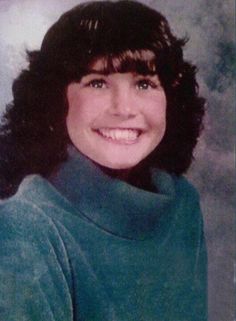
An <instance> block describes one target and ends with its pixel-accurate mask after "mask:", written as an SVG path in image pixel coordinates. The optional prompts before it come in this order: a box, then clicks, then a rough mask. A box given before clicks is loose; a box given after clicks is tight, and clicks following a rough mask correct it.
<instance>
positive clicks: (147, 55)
mask: <svg viewBox="0 0 236 321" xmlns="http://www.w3.org/2000/svg"><path fill="white" fill-rule="evenodd" d="M155 58H156V57H155V54H154V53H153V52H152V51H151V50H146V49H141V50H135V51H131V50H126V51H124V52H121V53H119V54H108V55H106V56H99V57H95V58H94V59H93V60H92V61H91V62H90V63H89V65H88V72H91V71H96V72H101V73H104V74H109V73H115V72H121V73H124V72H136V73H143V74H145V73H148V74H155V73H156V72H157V71H156V59H155Z"/></svg>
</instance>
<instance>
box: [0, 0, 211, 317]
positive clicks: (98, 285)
mask: <svg viewBox="0 0 236 321" xmlns="http://www.w3.org/2000/svg"><path fill="white" fill-rule="evenodd" d="M184 44H185V41H184V40H182V39H178V38H176V37H175V36H174V35H173V34H172V33H171V31H170V28H169V26H168V23H167V21H166V19H165V18H164V17H163V16H162V15H161V14H160V13H158V12H156V11H154V10H152V9H150V8H148V7H146V6H144V5H143V4H140V3H137V2H135V1H126V0H124V1H117V2H109V1H98V2H89V3H86V4H80V5H78V6H77V7H75V8H74V9H72V10H70V11H69V12H67V13H65V14H64V15H63V16H62V17H61V18H60V19H59V20H58V21H57V22H56V23H55V24H54V25H53V26H52V27H51V28H50V29H49V31H48V32H47V34H46V36H45V38H44V40H43V43H42V46H41V49H40V50H39V51H35V52H30V53H29V69H27V70H23V71H22V73H21V74H20V76H19V77H18V78H17V79H16V80H15V82H14V84H13V95H14V100H13V102H12V104H11V105H9V106H8V109H7V111H6V114H5V117H4V121H3V125H2V129H1V148H2V151H3V152H2V155H3V156H4V157H3V156H2V158H3V159H2V161H1V173H2V174H1V179H2V182H1V195H2V197H3V198H7V199H6V200H5V201H3V202H2V204H1V215H0V221H1V224H0V226H1V233H0V235H1V236H0V238H1V248H2V251H1V299H0V307H1V309H0V316H1V318H0V319H1V320H5V321H6V320H48V321H49V320H56V321H65V320H66V321H67V320H68V321H69V320H82V321H96V320H103V321H104V320H119V321H124V320H126V321H128V320H132V321H134V320H135V321H136V320H143V321H152V320H153V321H154V320H155V321H159V320H160V321H165V320H171V321H180V320H185V321H186V320H188V321H191V320H195V321H196V320H201V321H203V320H206V318H207V316H206V315H207V313H206V249H205V243H204V237H203V227H202V216H201V212H200V209H199V199H198V194H197V192H196V191H195V189H194V188H193V187H192V186H191V185H190V184H189V183H188V182H187V180H186V179H185V178H183V177H182V176H181V174H183V173H184V172H186V170H187V169H188V167H189V166H190V164H191V161H192V153H193V148H194V147H195V145H196V142H197V139H198V136H199V132H200V130H201V127H202V116H203V113H204V100H203V99H202V98H200V97H199V96H198V86H197V83H196V80H195V67H194V66H192V65H191V64H189V63H188V62H186V61H185V60H184V59H183V53H182V47H183V46H184Z"/></svg>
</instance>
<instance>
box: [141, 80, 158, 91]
mask: <svg viewBox="0 0 236 321" xmlns="http://www.w3.org/2000/svg"><path fill="white" fill-rule="evenodd" d="M136 87H137V89H139V90H148V89H155V88H157V87H158V84H157V83H155V82H154V81H152V80H150V79H140V80H138V81H137V82H136Z"/></svg>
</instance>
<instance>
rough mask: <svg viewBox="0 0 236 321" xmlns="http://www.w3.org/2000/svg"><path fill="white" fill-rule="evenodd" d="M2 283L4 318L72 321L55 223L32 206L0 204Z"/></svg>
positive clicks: (61, 246)
mask: <svg viewBox="0 0 236 321" xmlns="http://www.w3.org/2000/svg"><path fill="white" fill-rule="evenodd" d="M0 284H1V286H0V320H4V321H16V320H17V321H45V320H46V321H72V320H73V309H72V297H71V286H70V266H69V261H68V258H67V255H66V249H65V247H64V244H63V241H62V239H61V237H60V235H59V233H58V231H57V229H56V225H55V224H54V222H53V221H52V220H51V219H50V218H48V217H47V216H46V215H45V214H44V213H43V212H42V210H40V209H39V208H37V207H36V206H35V205H33V204H32V203H28V202H24V201H20V200H17V201H7V202H6V203H5V202H4V203H3V204H1V207H0Z"/></svg>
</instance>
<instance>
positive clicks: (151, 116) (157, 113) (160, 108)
mask: <svg viewBox="0 0 236 321" xmlns="http://www.w3.org/2000/svg"><path fill="white" fill-rule="evenodd" d="M144 112H145V115H146V118H147V119H148V122H149V124H150V125H151V127H154V128H156V127H159V126H160V127H164V128H165V125H166V99H165V95H163V97H158V99H157V98H156V99H155V98H153V99H151V100H150V101H149V104H147V105H146V108H145V110H144Z"/></svg>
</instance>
